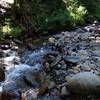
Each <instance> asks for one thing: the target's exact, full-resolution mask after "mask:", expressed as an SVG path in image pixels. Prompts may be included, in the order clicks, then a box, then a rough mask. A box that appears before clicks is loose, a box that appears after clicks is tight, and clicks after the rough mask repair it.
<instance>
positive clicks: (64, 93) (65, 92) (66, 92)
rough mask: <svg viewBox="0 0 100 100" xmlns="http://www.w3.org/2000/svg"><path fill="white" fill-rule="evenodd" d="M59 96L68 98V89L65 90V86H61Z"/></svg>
mask: <svg viewBox="0 0 100 100" xmlns="http://www.w3.org/2000/svg"><path fill="white" fill-rule="evenodd" d="M61 95H62V96H68V95H70V92H69V91H68V89H67V88H66V86H63V87H62V89H61Z"/></svg>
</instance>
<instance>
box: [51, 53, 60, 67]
mask: <svg viewBox="0 0 100 100" xmlns="http://www.w3.org/2000/svg"><path fill="white" fill-rule="evenodd" d="M60 60H61V56H60V55H58V56H57V57H56V58H55V59H54V61H53V62H52V63H51V64H50V67H54V66H56V65H57V64H58V63H59V62H60Z"/></svg>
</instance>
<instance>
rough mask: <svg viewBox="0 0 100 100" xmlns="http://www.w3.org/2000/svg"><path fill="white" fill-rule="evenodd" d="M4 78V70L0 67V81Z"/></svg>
mask: <svg viewBox="0 0 100 100" xmlns="http://www.w3.org/2000/svg"><path fill="white" fill-rule="evenodd" d="M4 79H5V72H4V69H3V68H0V82H1V81H3V80H4Z"/></svg>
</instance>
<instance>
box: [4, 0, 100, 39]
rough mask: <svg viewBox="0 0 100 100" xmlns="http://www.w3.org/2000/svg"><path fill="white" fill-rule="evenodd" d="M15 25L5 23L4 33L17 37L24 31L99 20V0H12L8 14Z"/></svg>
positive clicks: (48, 29)
mask: <svg viewBox="0 0 100 100" xmlns="http://www.w3.org/2000/svg"><path fill="white" fill-rule="evenodd" d="M8 17H9V19H10V21H12V22H13V23H14V24H15V26H11V25H8V24H6V26H4V29H3V31H6V32H4V33H10V34H11V35H12V37H14V38H16V37H19V36H20V35H21V34H20V33H22V31H23V29H24V30H25V32H26V33H34V32H37V33H48V31H59V30H62V29H66V28H73V27H76V26H78V25H83V24H84V23H86V22H87V20H88V21H90V22H91V21H93V20H94V19H95V18H97V19H99V20H100V0H30V1H28V0H15V3H14V5H13V6H12V8H11V10H10V13H7V17H5V18H8Z"/></svg>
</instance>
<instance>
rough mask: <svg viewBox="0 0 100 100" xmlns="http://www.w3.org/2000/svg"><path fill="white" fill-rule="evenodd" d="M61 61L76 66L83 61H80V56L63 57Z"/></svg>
mask: <svg viewBox="0 0 100 100" xmlns="http://www.w3.org/2000/svg"><path fill="white" fill-rule="evenodd" d="M63 59H64V60H65V61H66V62H69V63H74V64H77V63H78V62H80V61H83V60H84V59H82V58H81V57H80V56H64V57H63Z"/></svg>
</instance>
